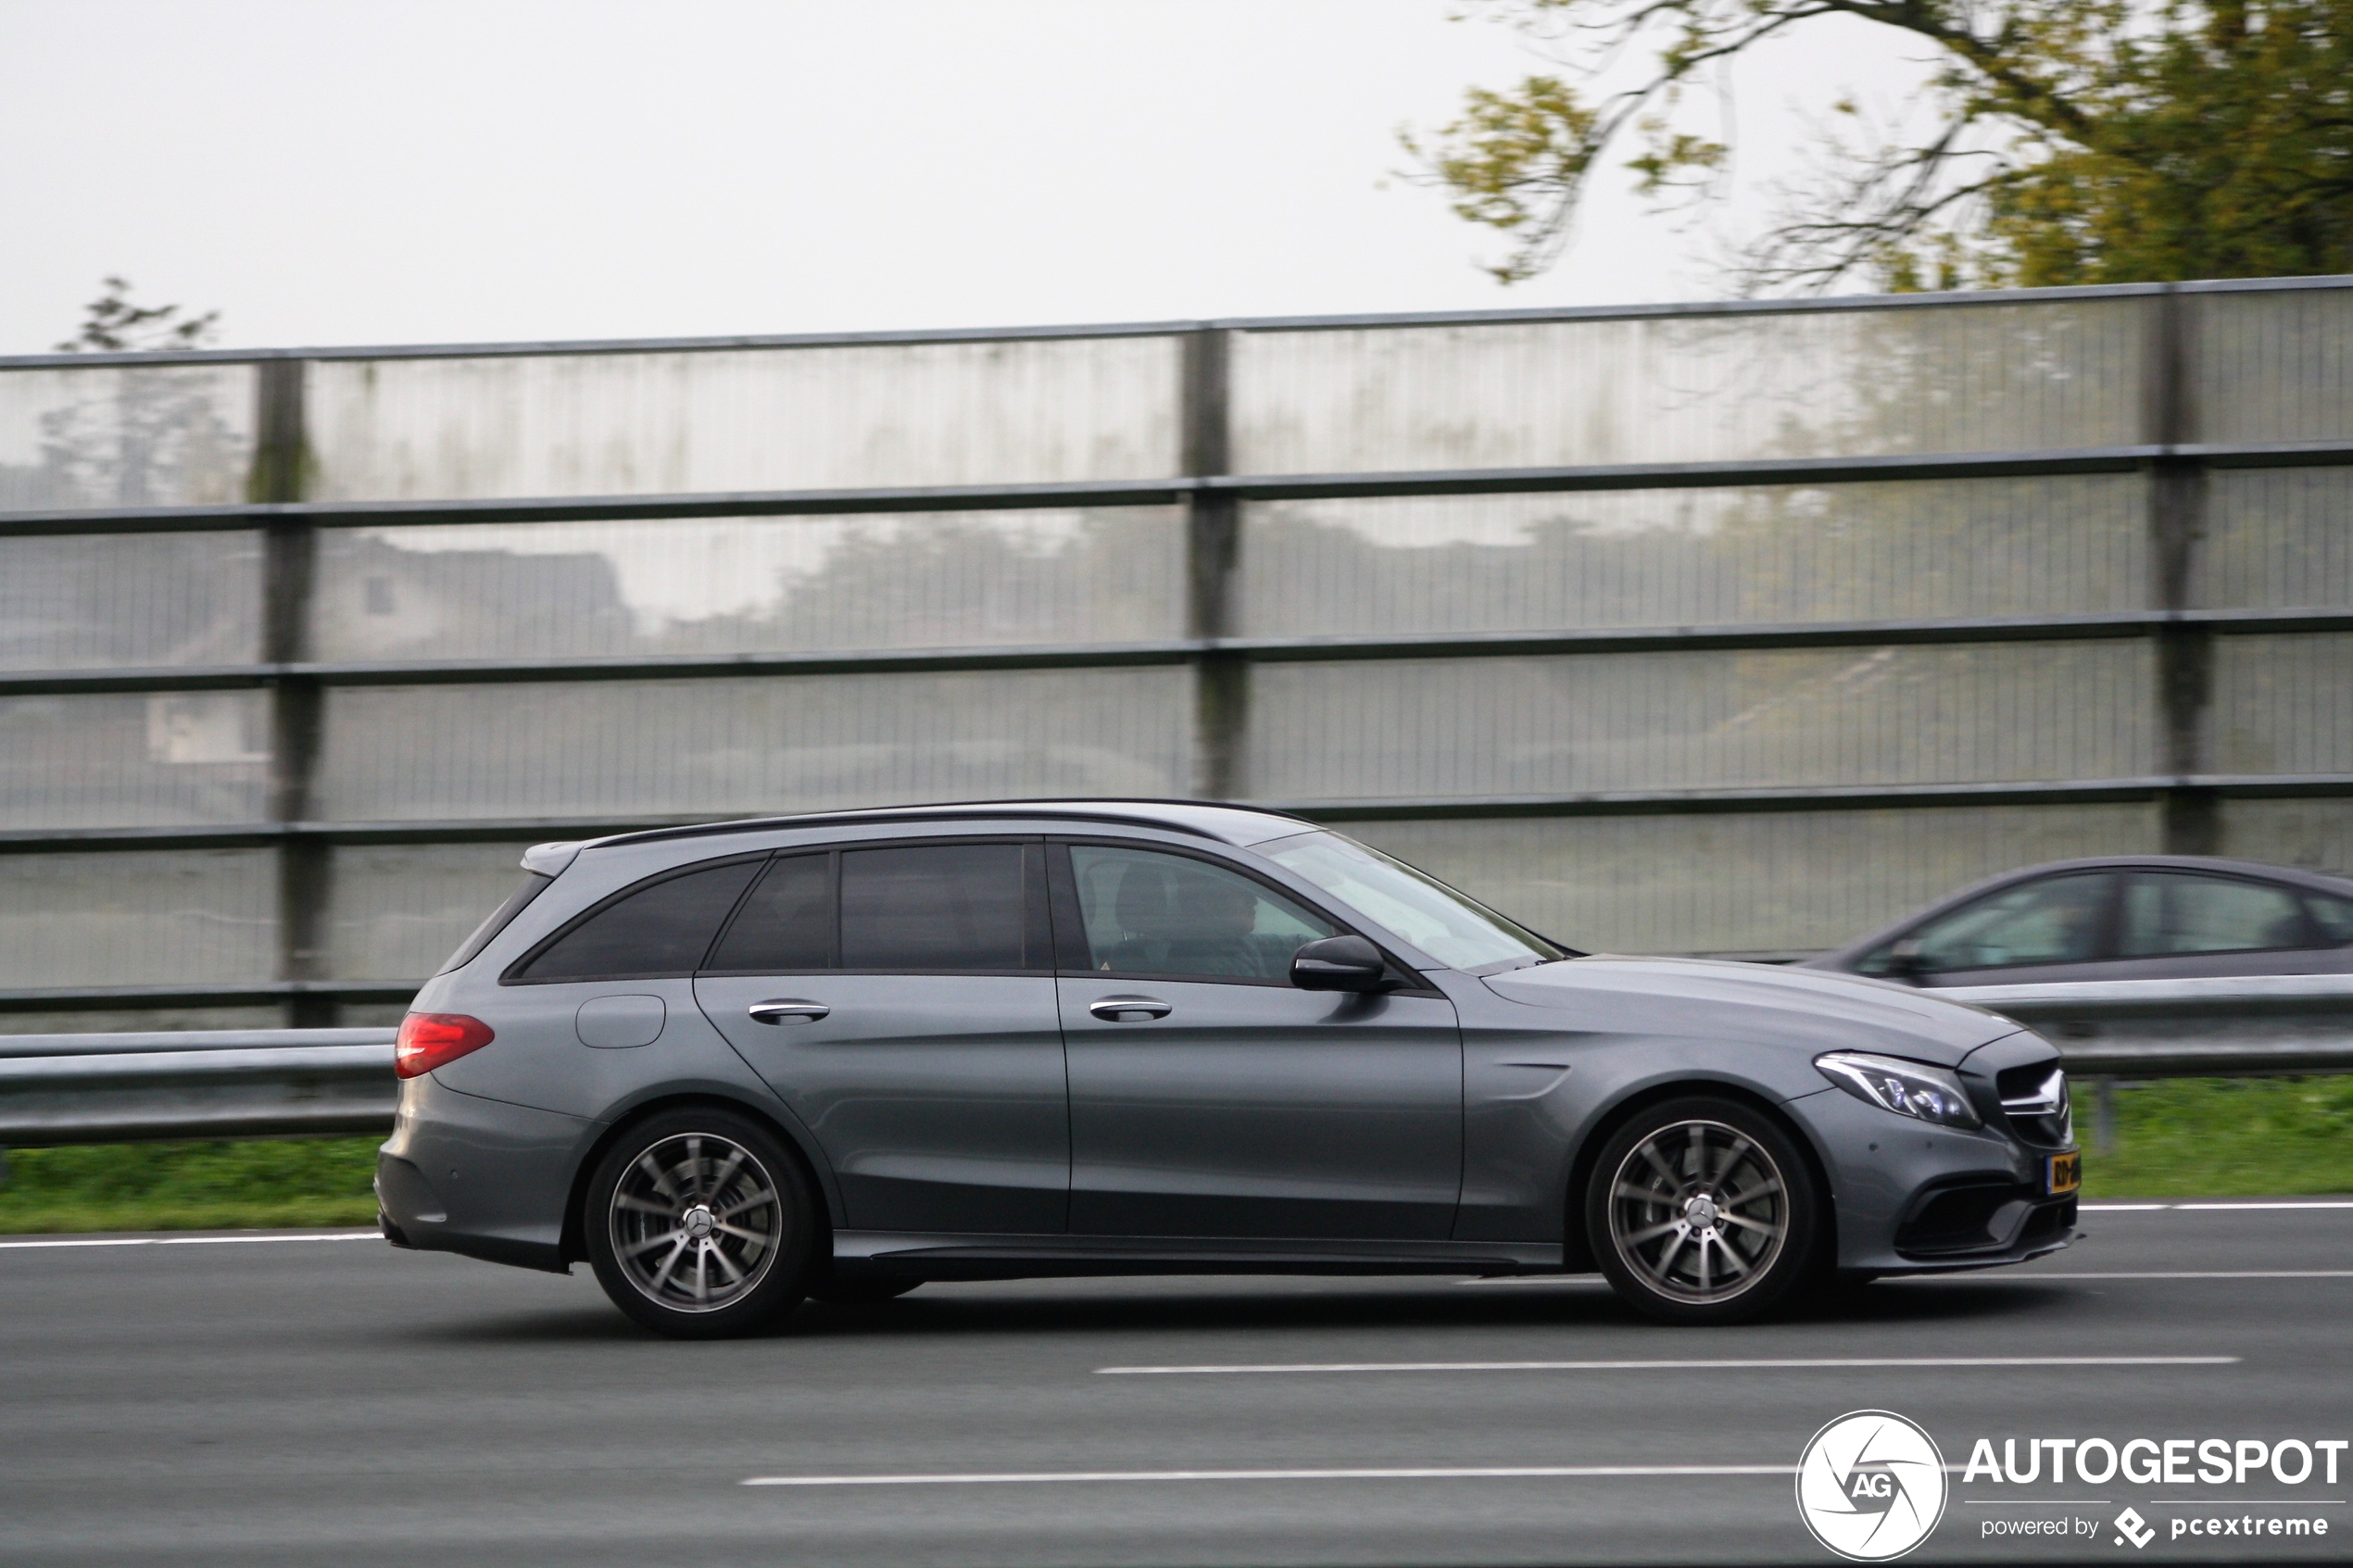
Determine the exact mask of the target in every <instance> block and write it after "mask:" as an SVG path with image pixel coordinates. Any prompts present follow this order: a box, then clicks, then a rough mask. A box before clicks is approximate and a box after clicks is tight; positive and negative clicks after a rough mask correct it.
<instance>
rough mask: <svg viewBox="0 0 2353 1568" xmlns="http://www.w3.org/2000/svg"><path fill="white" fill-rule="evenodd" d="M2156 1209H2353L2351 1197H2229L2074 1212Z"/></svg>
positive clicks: (2081, 1206)
mask: <svg viewBox="0 0 2353 1568" xmlns="http://www.w3.org/2000/svg"><path fill="white" fill-rule="evenodd" d="M2158 1209H2174V1210H2179V1209H2202V1210H2238V1209H2353V1198H2280V1201H2254V1198H2231V1201H2228V1204H2078V1206H2075V1213H2151V1210H2158Z"/></svg>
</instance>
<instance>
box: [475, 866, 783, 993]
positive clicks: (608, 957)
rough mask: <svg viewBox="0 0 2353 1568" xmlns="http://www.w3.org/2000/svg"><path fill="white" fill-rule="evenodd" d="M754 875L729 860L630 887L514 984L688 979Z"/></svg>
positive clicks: (543, 953) (538, 957)
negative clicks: (678, 976)
mask: <svg viewBox="0 0 2353 1568" xmlns="http://www.w3.org/2000/svg"><path fill="white" fill-rule="evenodd" d="M760 867H761V862H760V861H758V860H736V861H733V862H731V863H728V864H724V865H717V866H706V867H704V868H702V869H701V870H698V871H690V872H686V873H684V874H683V875H679V876H672V877H664V878H663V879H662V880H661V881H660V882H656V883H650V884H647V885H645V886H641V887H638V888H636V889H635V890H634V891H632V892H630V893H627V894H624V895H623V897H620V898H618V899H616V900H614V901H613V902H612V903H610V904H607V905H606V906H605V907H604V908H602V909H598V910H597V911H596V912H595V913H593V914H591V915H590V916H589V917H588V918H587V919H585V920H584V921H582V922H579V923H578V924H576V925H574V926H573V927H572V929H570V930H569V931H566V932H565V933H564V934H563V935H560V936H559V937H557V938H556V939H555V941H553V942H551V943H549V944H548V945H547V947H543V948H541V949H540V950H539V951H538V952H537V953H536V954H535V955H534V956H533V957H532V958H531V959H530V960H528V961H527V962H526V963H525V964H524V965H523V966H522V969H521V970H520V971H518V972H516V974H515V976H514V978H516V979H519V980H617V979H622V978H624V977H641V976H652V975H662V974H691V973H693V972H694V971H695V968H696V966H697V965H698V964H700V963H701V962H702V956H703V953H704V951H705V950H706V949H707V948H709V947H710V946H711V938H712V937H713V936H716V935H718V934H719V926H720V922H723V921H724V920H725V919H726V918H727V911H728V910H730V909H734V908H735V907H736V899H737V898H738V897H741V896H742V894H743V891H744V888H745V887H746V886H747V885H749V884H750V882H751V878H752V873H753V872H757V871H759V870H760Z"/></svg>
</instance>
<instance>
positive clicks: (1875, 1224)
mask: <svg viewBox="0 0 2353 1568" xmlns="http://www.w3.org/2000/svg"><path fill="white" fill-rule="evenodd" d="M1789 1110H1790V1112H1791V1113H1792V1114H1793V1115H1794V1116H1795V1117H1797V1118H1798V1120H1799V1122H1800V1123H1802V1124H1803V1125H1804V1126H1805V1128H1806V1133H1807V1135H1808V1136H1810V1137H1811V1138H1812V1139H1813V1141H1814V1148H1815V1150H1816V1152H1817V1153H1818V1154H1819V1155H1820V1156H1821V1160H1822V1165H1823V1168H1824V1170H1825V1171H1826V1172H1827V1173H1828V1174H1829V1176H1830V1182H1831V1199H1832V1202H1833V1205H1834V1207H1835V1210H1836V1212H1837V1215H1838V1266H1839V1268H1841V1269H1842V1270H1845V1271H1848V1272H1850V1273H1872V1274H1898V1273H1935V1272H1939V1271H1944V1270H1950V1269H1982V1268H1987V1267H1990V1266H1993V1265H1995V1264H2001V1263H2016V1262H2021V1261H2024V1260H2026V1259H2028V1258H2038V1257H2041V1256H2042V1255H2043V1254H2044V1253H2046V1252H2056V1251H2057V1250H2058V1249H2059V1248H2063V1247H2065V1246H2067V1245H2068V1244H2069V1243H2070V1242H2071V1241H2073V1240H2074V1239H2075V1211H2076V1208H2075V1206H2076V1195H2075V1194H2073V1193H2070V1194H2067V1195H2066V1196H2064V1197H2058V1198H2052V1197H2047V1196H2045V1194H2044V1193H2043V1191H2042V1180H2043V1159H2044V1157H2045V1155H2047V1154H2049V1153H2052V1152H2055V1151H2053V1150H2049V1149H2040V1148H2028V1147H2027V1146H2025V1145H2024V1144H2022V1143H2020V1142H2018V1141H2017V1140H2016V1139H2014V1138H2013V1137H2012V1136H2011V1135H2009V1134H2008V1133H2007V1132H2005V1131H2003V1130H2002V1129H2000V1128H1997V1127H1992V1126H1987V1127H1972V1128H1967V1129H1963V1128H1957V1127H1934V1126H1930V1125H1927V1124H1925V1123H1919V1122H1913V1121H1909V1120H1906V1118H1904V1117H1900V1116H1895V1115H1892V1114H1890V1113H1889V1112H1887V1111H1885V1110H1881V1109H1880V1108H1879V1107H1877V1106H1875V1105H1867V1104H1865V1103H1864V1102H1863V1101H1862V1100H1859V1099H1857V1098H1855V1097H1854V1096H1853V1095H1850V1094H1847V1093H1845V1092H1843V1091H1842V1090H1839V1089H1835V1088H1825V1089H1823V1090H1822V1091H1821V1092H1820V1093H1818V1094H1811V1095H1806V1096H1804V1097H1802V1098H1798V1099H1794V1100H1792V1101H1790V1102H1789Z"/></svg>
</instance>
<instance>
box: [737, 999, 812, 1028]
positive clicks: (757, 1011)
mask: <svg viewBox="0 0 2353 1568" xmlns="http://www.w3.org/2000/svg"><path fill="white" fill-rule="evenodd" d="M744 1011H746V1012H748V1013H749V1014H750V1015H751V1021H752V1022H754V1023H814V1022H817V1021H818V1020H819V1019H821V1018H823V1017H824V1016H825V1015H826V1014H827V1013H829V1012H831V1011H833V1009H831V1008H829V1007H827V1006H826V1005H825V1004H824V1003H823V1002H804V1001H801V1000H799V998H798V997H785V998H783V999H782V1000H779V1001H774V1002H754V1003H752V1004H751V1006H749V1007H748V1008H746V1009H744Z"/></svg>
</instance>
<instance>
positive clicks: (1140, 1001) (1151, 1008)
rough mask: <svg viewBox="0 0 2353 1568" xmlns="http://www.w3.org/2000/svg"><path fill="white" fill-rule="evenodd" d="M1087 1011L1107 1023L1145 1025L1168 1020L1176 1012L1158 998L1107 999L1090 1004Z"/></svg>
mask: <svg viewBox="0 0 2353 1568" xmlns="http://www.w3.org/2000/svg"><path fill="white" fill-rule="evenodd" d="M1087 1010H1088V1012H1091V1013H1093V1014H1094V1015H1095V1016H1096V1017H1097V1018H1100V1019H1101V1020H1102V1021H1103V1022H1105V1023H1145V1022H1151V1020H1152V1019H1155V1018H1166V1017H1167V1016H1168V1015H1169V1014H1170V1013H1171V1012H1173V1011H1175V1009H1173V1008H1171V1007H1170V1006H1169V1005H1168V1004H1167V1003H1166V1002H1164V1001H1162V1000H1161V999H1160V998H1159V997H1104V998H1103V999H1102V1000H1101V1001H1100V1002H1089V1003H1088V1005H1087Z"/></svg>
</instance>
